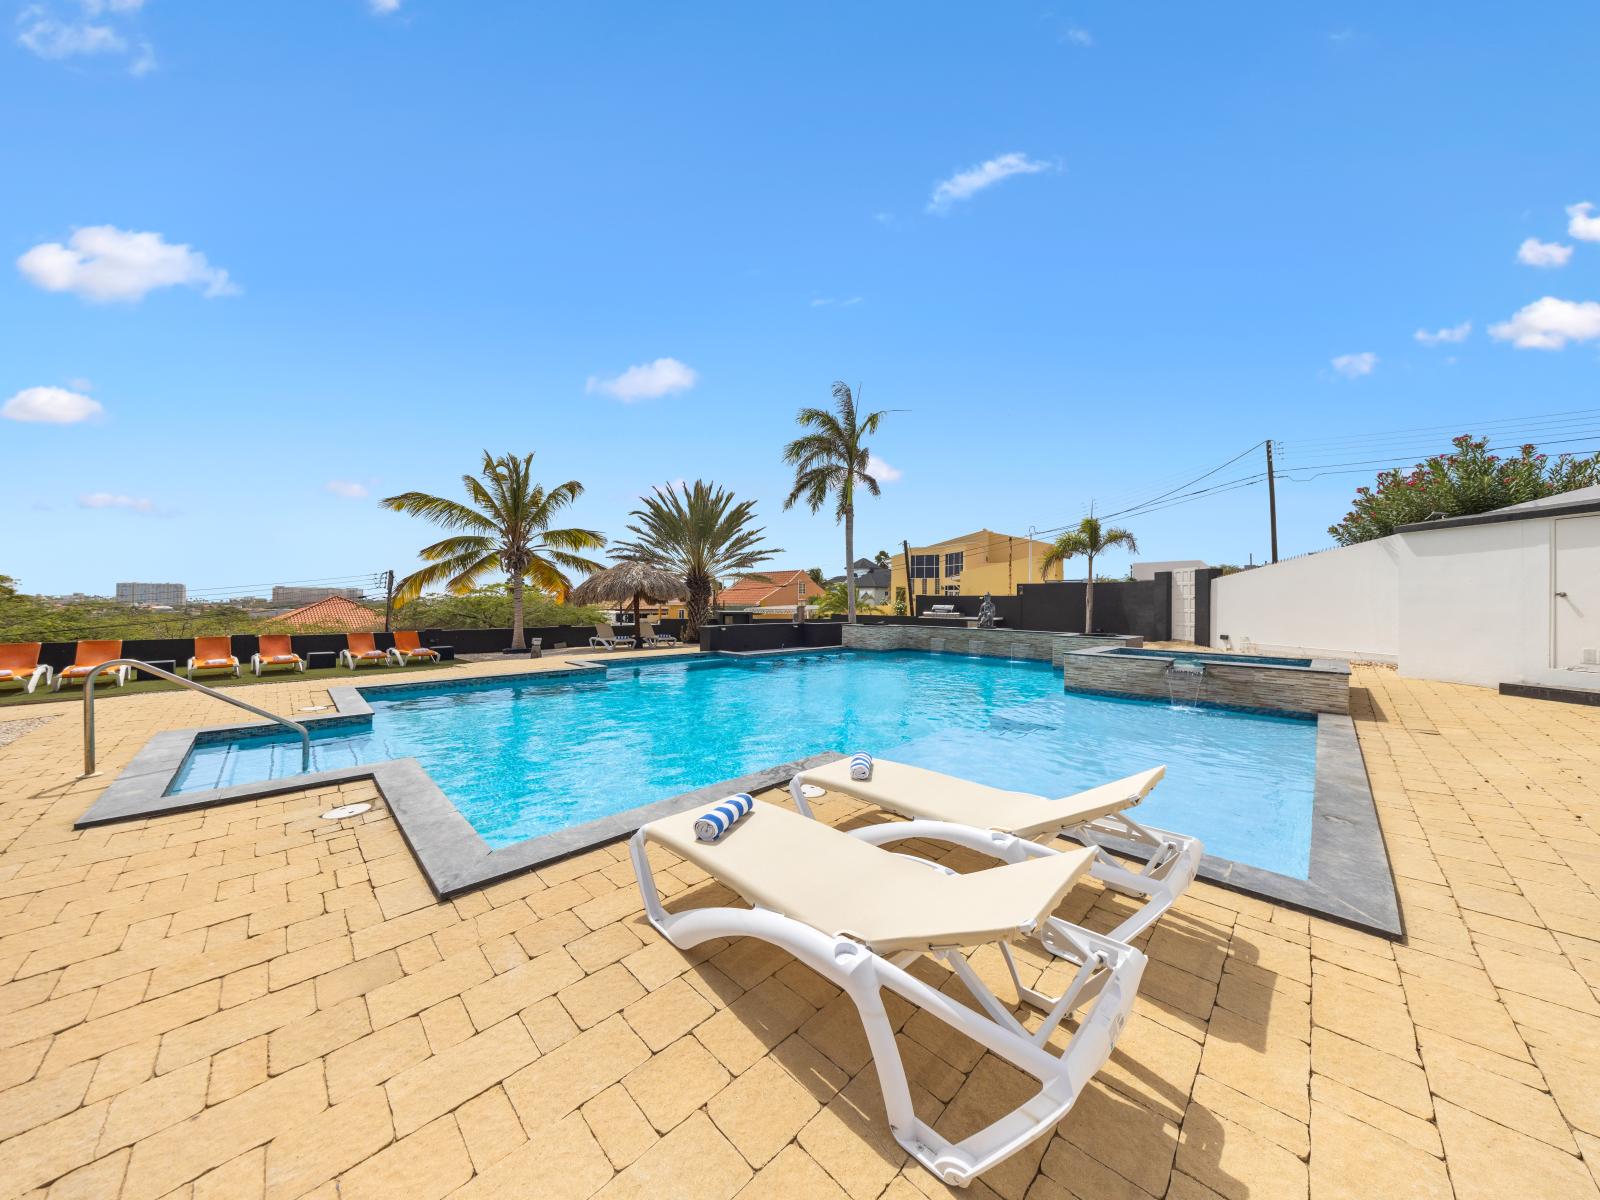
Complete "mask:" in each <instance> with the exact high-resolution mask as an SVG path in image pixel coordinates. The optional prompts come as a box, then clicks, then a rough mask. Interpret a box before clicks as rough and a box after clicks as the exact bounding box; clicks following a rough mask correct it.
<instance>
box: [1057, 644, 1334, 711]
mask: <svg viewBox="0 0 1600 1200" xmlns="http://www.w3.org/2000/svg"><path fill="white" fill-rule="evenodd" d="M1170 662H1171V660H1170V659H1165V658H1144V657H1135V656H1131V655H1116V654H1068V655H1067V656H1066V659H1065V660H1064V662H1063V664H1062V678H1063V681H1064V682H1065V684H1066V687H1067V690H1068V691H1084V692H1106V693H1112V694H1119V695H1125V696H1127V695H1132V696H1154V697H1159V698H1160V699H1163V700H1165V699H1167V698H1168V697H1169V696H1171V695H1173V694H1174V692H1175V693H1176V694H1177V695H1178V696H1180V697H1182V698H1184V699H1187V698H1188V697H1189V696H1190V695H1192V694H1193V688H1194V680H1192V679H1189V678H1182V679H1178V680H1176V681H1174V683H1173V684H1172V685H1171V686H1170V687H1169V685H1168V682H1167V667H1168V665H1169V664H1170ZM1204 665H1205V675H1204V677H1203V679H1202V681H1201V687H1200V691H1199V699H1200V700H1201V701H1202V702H1204V703H1207V704H1229V705H1234V706H1236V707H1239V708H1270V709H1278V710H1280V711H1283V712H1298V713H1340V714H1348V713H1349V711H1350V670H1349V667H1348V666H1346V665H1345V664H1344V663H1334V662H1324V661H1323V660H1320V659H1319V660H1313V662H1312V665H1311V666H1310V667H1271V666H1259V665H1245V664H1239V665H1237V666H1235V665H1233V664H1231V663H1211V662H1208V663H1206V664H1204Z"/></svg>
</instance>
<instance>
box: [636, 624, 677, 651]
mask: <svg viewBox="0 0 1600 1200" xmlns="http://www.w3.org/2000/svg"><path fill="white" fill-rule="evenodd" d="M639 640H640V642H642V643H643V644H644V645H646V646H676V645H678V644H679V643H678V639H677V638H675V637H673V636H672V635H671V634H670V633H661V632H660V631H658V630H657V629H656V627H655V626H654V625H653V624H652V623H650V622H649V621H640V622H639Z"/></svg>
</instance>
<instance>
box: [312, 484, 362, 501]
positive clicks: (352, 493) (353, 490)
mask: <svg viewBox="0 0 1600 1200" xmlns="http://www.w3.org/2000/svg"><path fill="white" fill-rule="evenodd" d="M323 487H324V488H326V489H327V490H328V491H330V492H332V493H333V494H334V495H335V496H343V497H344V498H345V499H346V500H365V499H366V498H367V496H368V495H369V493H368V492H367V485H366V484H364V483H356V482H355V481H354V480H351V479H330V480H328V482H327V483H325V484H324V485H323Z"/></svg>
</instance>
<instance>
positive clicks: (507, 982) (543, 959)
mask: <svg viewBox="0 0 1600 1200" xmlns="http://www.w3.org/2000/svg"><path fill="white" fill-rule="evenodd" d="M582 978H583V968H581V967H580V966H578V964H577V963H576V962H575V961H573V958H572V956H571V955H570V954H568V953H567V952H566V950H564V949H562V948H561V947H559V946H558V947H556V948H555V949H552V950H547V951H545V952H544V953H542V954H539V955H536V956H535V957H533V958H530V959H529V960H528V961H527V962H525V963H523V964H521V965H520V966H516V967H513V968H512V969H511V970H509V971H506V972H504V973H503V974H500V975H496V976H494V977H493V978H492V979H488V980H486V981H485V982H483V983H480V984H478V985H477V986H475V987H471V988H468V989H467V990H466V991H464V992H463V993H462V994H461V999H462V1002H463V1003H464V1004H465V1005H466V1006H467V1015H468V1016H470V1017H471V1018H472V1023H473V1025H474V1026H476V1027H477V1028H478V1029H487V1028H488V1027H489V1026H490V1025H498V1024H499V1023H500V1022H501V1021H503V1020H505V1019H506V1018H507V1017H509V1016H510V1015H511V1014H512V1013H514V1012H520V1011H521V1010H522V1009H525V1008H528V1007H530V1006H531V1005H534V1004H537V1003H538V1002H539V1001H541V1000H543V999H545V997H547V996H553V995H555V994H556V993H557V992H558V991H560V990H561V989H562V988H564V987H566V986H567V985H569V984H572V983H575V982H577V981H578V980H581V979H582ZM635 986H637V985H635Z"/></svg>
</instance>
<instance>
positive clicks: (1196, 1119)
mask: <svg viewBox="0 0 1600 1200" xmlns="http://www.w3.org/2000/svg"><path fill="white" fill-rule="evenodd" d="M1175 1165H1176V1167H1177V1169H1178V1170H1180V1171H1182V1172H1183V1173H1184V1174H1186V1175H1188V1176H1190V1177H1191V1178H1193V1179H1196V1180H1198V1181H1199V1182H1201V1183H1203V1184H1205V1185H1206V1186H1207V1187H1209V1188H1211V1189H1212V1190H1213V1191H1215V1192H1217V1193H1218V1194H1219V1195H1221V1196H1226V1197H1228V1198H1229V1200H1247V1198H1248V1197H1252V1196H1272V1197H1274V1200H1277V1198H1278V1197H1284V1198H1285V1200H1288V1198H1291V1197H1297V1196H1305V1195H1307V1194H1308V1188H1309V1179H1308V1174H1307V1170H1306V1164H1305V1163H1304V1162H1302V1161H1301V1160H1300V1159H1299V1158H1298V1157H1297V1156H1296V1155H1294V1154H1292V1153H1290V1152H1289V1151H1288V1150H1285V1149H1283V1147H1281V1146H1279V1145H1277V1144H1276V1143H1274V1142H1271V1141H1269V1140H1268V1139H1266V1138H1264V1137H1262V1136H1261V1135H1260V1134H1258V1133H1255V1132H1254V1131H1253V1130H1250V1129H1246V1128H1245V1127H1244V1126H1242V1125H1235V1124H1234V1123H1233V1122H1231V1121H1228V1120H1224V1119H1222V1118H1220V1117H1218V1116H1216V1115H1215V1114H1214V1113H1212V1112H1211V1111H1210V1110H1208V1109H1206V1108H1204V1107H1203V1106H1201V1105H1199V1104H1193V1105H1191V1106H1190V1108H1189V1111H1188V1113H1187V1114H1185V1116H1184V1120H1183V1128H1182V1132H1181V1133H1180V1135H1179V1143H1178V1151H1177V1158H1176V1164H1175Z"/></svg>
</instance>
